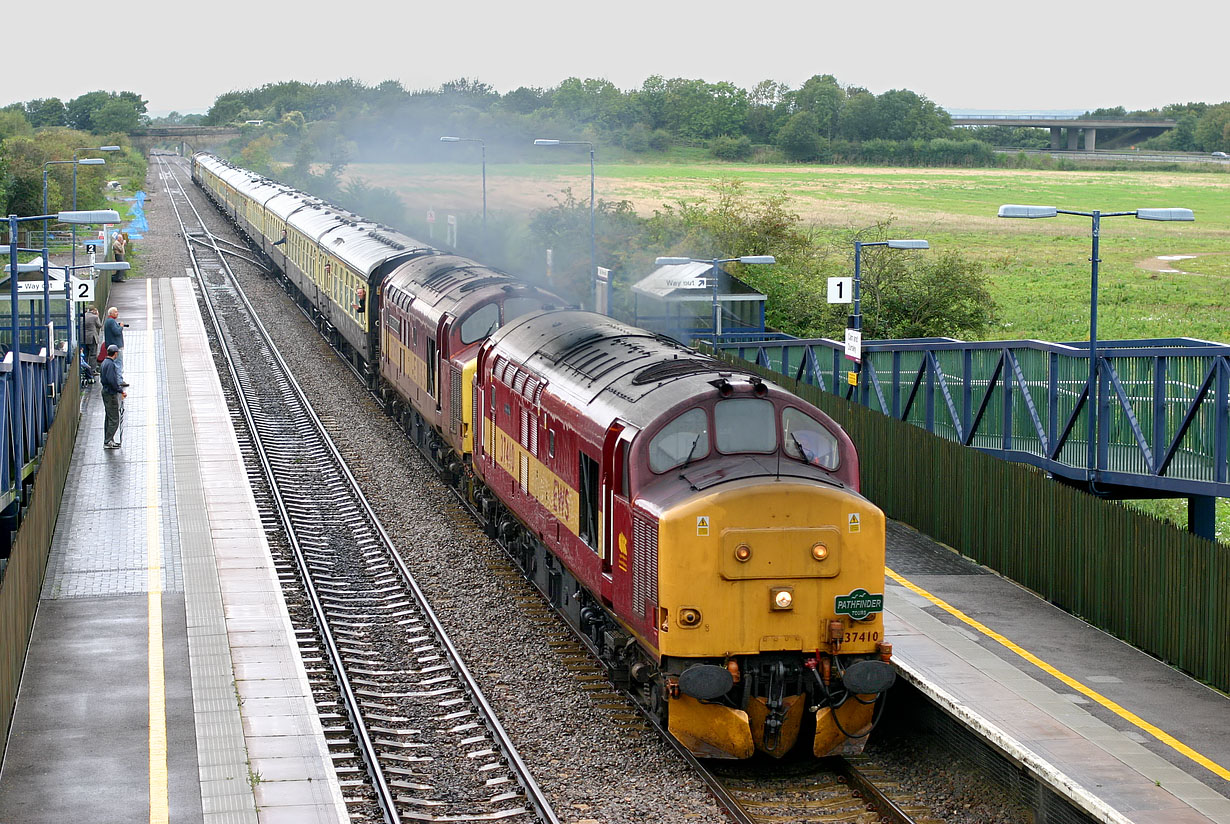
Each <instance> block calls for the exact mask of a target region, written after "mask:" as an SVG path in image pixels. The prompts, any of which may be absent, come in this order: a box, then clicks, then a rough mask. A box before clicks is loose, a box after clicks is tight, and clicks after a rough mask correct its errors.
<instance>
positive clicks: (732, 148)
mask: <svg viewBox="0 0 1230 824" xmlns="http://www.w3.org/2000/svg"><path fill="white" fill-rule="evenodd" d="M709 153H710V154H712V155H713V156H714V157H716V158H717V159H718V160H747V159H748V158H750V157H751V156H752V141H751V139H750V138H749V137H748V136H747V135H740V136H739V137H729V136H727V135H722V136H721V137H718V138H714V140H713V141H712V142H711V143H710V144H709Z"/></svg>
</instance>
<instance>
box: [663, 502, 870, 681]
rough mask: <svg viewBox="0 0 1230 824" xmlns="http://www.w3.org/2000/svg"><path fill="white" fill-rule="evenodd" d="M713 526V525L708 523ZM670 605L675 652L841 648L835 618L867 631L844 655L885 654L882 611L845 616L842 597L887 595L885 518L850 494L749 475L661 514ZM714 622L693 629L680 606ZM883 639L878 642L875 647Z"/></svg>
mask: <svg viewBox="0 0 1230 824" xmlns="http://www.w3.org/2000/svg"><path fill="white" fill-rule="evenodd" d="M699 524H703V525H704V526H705V528H699V527H698V525H699ZM658 546H659V552H658V592H659V603H660V605H661V607H662V608H664V609H666V610H667V612H668V614H670V615H672V616H678V618H677V619H675V620H672V621H671V623H672V625H673V626H672V629H673V628H674V627H679V628H680V629H683V630H685V631H683V632H679V631H676V632H670V633H668V634H662V635H660V636H659V647H660V650H661V652H662V653H663V654H665V655H676V656H683V657H707V656H729V655H750V654H757V653H762V652H768V651H775V650H797V651H807V652H811V651H815V650H818V649H819V650H827V649H828V648H829V646H830V641H831V639H830V635H829V622H830V621H833V620H838V621H840V622H841V623H842V626H843V627H845V628H850V629H852V628H853V627H854V626H855V625H857V627H858V632H857V633H851V637H850V639H849V641H848V642H847V641H846V640H845V636H846V633H845V631H844V630H843V633H842V636H841V639H842V641H843V644H842V652H843V653H844V652H868V653H870V652H874V651H875V642H876V641H882V640H883V637H884V636H883V634H882V631H881V629H882V628H881V624H882V622H881V616H880V613H879V612H873V613H870V614H868V615H866V616H860V618H861V620H856V619H855V618H854V617H852V616H850V615H847V614H844V613H843V611H842V604H843V603H845V602H844V601H839V599H847V600H848V599H849V598H850V596H851V594H852V593H855V592H857V591H859V590H862V591H864V592H867V593H872V594H882V593H883V592H884V514H883V513H882V512H881V511H880V510H879V509H878V508H877V507H875V506H874V505H873V504H871V503H870V502H869V501H867V500H866V499H865V498H863V497H861V496H859V495H856V494H854V493H851V492H850V491H849V490H846V489H842V488H840V487H833V486H828V485H826V484H818V483H815V484H813V483H805V482H799V481H786V480H783V481H780V482H776V483H772V484H766V483H764V482H763V479H747V480H741V481H733V482H731V483H727V484H722V485H721V486H719V487H717V488H715V489H714V491H712V492H710V493H709V494H702V495H698V496H695V497H694V498H691V499H690V500H688V501H687V502H685V503H683V504H681V505H679V506H677V507H673V508H671V509H669V510H668V511H666V512H664V513H662V515H661V516H660V517H659V521H658ZM688 609H690V610H695V611H697V612H698V613H702V614H703V615H704V621H703V622H697V623H696V624H692V625H689V624H687V623H686V622H685V621H684V620H683V613H682V612H681V610H688ZM873 636H874V640H872V638H873Z"/></svg>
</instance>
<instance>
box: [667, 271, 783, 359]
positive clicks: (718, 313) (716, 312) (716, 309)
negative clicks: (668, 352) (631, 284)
mask: <svg viewBox="0 0 1230 824" xmlns="http://www.w3.org/2000/svg"><path fill="white" fill-rule="evenodd" d="M653 263H654V265H655V266H682V265H685V264H688V263H707V264H709V265H710V266H711V267H712V269H711V270H710V271H711V272H712V275H713V282H712V286H713V349H714V351H715V352H716V351H717V342H718V338H719V337H720V336H721V334H722V309H721V304H719V303H718V264H719V263H749V264H758V263H761V264H765V263H777V258H775V257H774V256H773V255H744V256H743V257H736V258H714V259H712V260H697V259H695V258H689V257H660V258H657V259H656V260H654V262H653Z"/></svg>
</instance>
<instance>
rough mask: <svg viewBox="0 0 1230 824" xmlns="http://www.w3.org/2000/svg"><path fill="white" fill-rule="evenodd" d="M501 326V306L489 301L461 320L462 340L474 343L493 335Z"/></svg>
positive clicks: (465, 342)
mask: <svg viewBox="0 0 1230 824" xmlns="http://www.w3.org/2000/svg"><path fill="white" fill-rule="evenodd" d="M499 326H500V306H499V304H497V303H487V304H483V305H482V306H480V307H478V308H477V309H475V310H474V311H473V312H471V313H470V316H469V317H467V318H466V319H465V320H463V321H462V322H461V342H462V343H463V344H470V343H474V341H476V340H482V339H483V338H486V337H488V336H490V335H491V333H492V332H494V331H495V330H496V329H497V328H499Z"/></svg>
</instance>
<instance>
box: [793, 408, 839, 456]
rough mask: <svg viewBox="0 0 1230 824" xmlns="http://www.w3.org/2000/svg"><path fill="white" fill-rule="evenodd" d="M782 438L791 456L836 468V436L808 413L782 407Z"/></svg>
mask: <svg viewBox="0 0 1230 824" xmlns="http://www.w3.org/2000/svg"><path fill="white" fill-rule="evenodd" d="M782 439H783V440H784V441H785V442H786V443H785V446H786V454H787V455H789V456H790V457H791V458H795V459H797V460H800V461H803V462H804V463H809V464H811V465H812V466H819V467H822V468H824V469H836V468H837V463H838V452H837V438H836V437H835V436H834V435H833V433H832V432H830V431H828V430H827V429H825V428H824V426H822V425H821V424H820V422H819V421H817V420H815V419H814V418H812V417H811V416H810V415H806V414H804V413H803V412H801V411H799V410H798V409H794V408H793V407H787V408H786V409H783V410H782Z"/></svg>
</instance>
